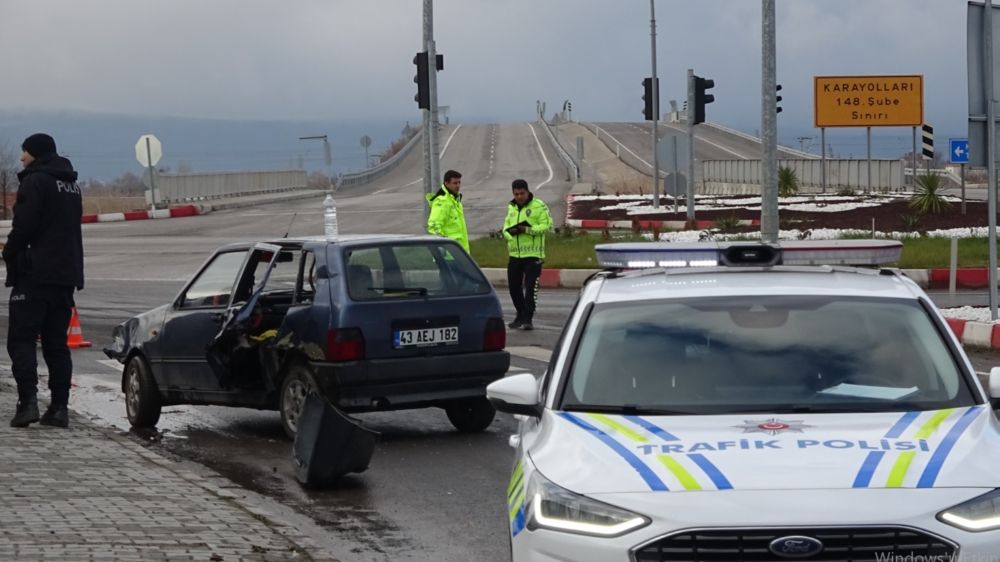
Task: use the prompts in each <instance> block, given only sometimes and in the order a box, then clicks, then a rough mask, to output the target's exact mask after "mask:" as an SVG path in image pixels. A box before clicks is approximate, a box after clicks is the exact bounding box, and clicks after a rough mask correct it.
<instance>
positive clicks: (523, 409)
mask: <svg viewBox="0 0 1000 562" xmlns="http://www.w3.org/2000/svg"><path fill="white" fill-rule="evenodd" d="M486 398H488V399H489V401H490V403H491V404H493V407H494V408H496V409H497V410H498V411H500V412H506V413H508V414H522V415H525V416H531V417H535V418H540V417H542V405H541V404H539V403H538V379H536V378H535V375H532V374H531V373H524V374H520V375H513V376H509V377H505V378H502V379H500V380H498V381H495V382H493V383H491V384H490V385H489V386H487V387H486Z"/></svg>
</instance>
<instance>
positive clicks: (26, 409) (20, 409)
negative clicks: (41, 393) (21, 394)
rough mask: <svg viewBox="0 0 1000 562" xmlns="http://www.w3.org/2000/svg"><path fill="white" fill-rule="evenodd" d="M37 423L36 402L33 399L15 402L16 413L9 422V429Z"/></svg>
mask: <svg viewBox="0 0 1000 562" xmlns="http://www.w3.org/2000/svg"><path fill="white" fill-rule="evenodd" d="M36 421H38V401H37V400H35V399H34V398H26V399H24V400H18V401H17V412H16V413H15V414H14V418H13V419H11V420H10V426H11V427H28V425H30V424H33V423H35V422H36Z"/></svg>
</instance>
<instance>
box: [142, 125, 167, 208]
mask: <svg viewBox="0 0 1000 562" xmlns="http://www.w3.org/2000/svg"><path fill="white" fill-rule="evenodd" d="M162 157H163V146H162V145H161V144H160V139H158V138H156V136H155V135H142V136H141V137H139V140H138V141H137V142H136V143H135V159H136V160H138V161H139V164H140V165H141V166H142V167H144V168H146V169H147V170H148V171H149V199H150V205H151V206H152V208H153V210H154V211H155V210H156V179H155V178H156V172H155V171H154V170H153V167H154V166H156V164H157V163H158V162H159V161H160V158H162Z"/></svg>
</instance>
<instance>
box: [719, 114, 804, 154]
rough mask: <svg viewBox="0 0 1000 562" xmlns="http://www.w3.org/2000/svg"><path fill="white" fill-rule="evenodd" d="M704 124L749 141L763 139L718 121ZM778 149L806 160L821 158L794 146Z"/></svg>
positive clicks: (779, 147)
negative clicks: (717, 122)
mask: <svg viewBox="0 0 1000 562" xmlns="http://www.w3.org/2000/svg"><path fill="white" fill-rule="evenodd" d="M704 125H706V126H709V127H712V128H713V129H718V130H719V131H722V132H723V133H727V134H730V135H733V136H734V137H740V138H741V139H746V140H748V141H752V142H757V143H759V142H761V140H760V139H759V138H757V137H755V136H753V135H748V134H746V133H744V132H743V131H737V130H736V129H730V128H729V127H724V126H722V125H719V124H716V123H708V122H706V123H704ZM762 144H763V143H762ZM778 150H780V151H782V152H784V153H785V154H791V155H792V156H796V157H798V158H801V159H804V160H819V159H820V156H819V155H816V154H813V153H811V152H803V151H801V150H795V149H794V148H789V147H787V146H781V145H780V144H779V145H778Z"/></svg>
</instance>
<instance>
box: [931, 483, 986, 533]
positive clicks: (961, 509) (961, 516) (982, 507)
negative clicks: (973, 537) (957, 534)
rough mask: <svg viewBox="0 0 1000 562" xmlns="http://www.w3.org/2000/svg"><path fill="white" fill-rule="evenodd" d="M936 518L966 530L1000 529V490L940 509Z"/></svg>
mask: <svg viewBox="0 0 1000 562" xmlns="http://www.w3.org/2000/svg"><path fill="white" fill-rule="evenodd" d="M938 519H940V520H941V521H944V522H945V523H948V524H949V525H952V526H955V527H958V528H959V529H964V530H966V531H993V530H996V529H1000V490H993V491H992V492H990V493H988V494H986V495H983V496H979V497H978V498H973V499H971V500H969V501H967V502H965V503H961V504H958V505H956V506H955V507H952V508H950V509H947V510H945V511H942V512H941V513H939V514H938Z"/></svg>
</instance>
